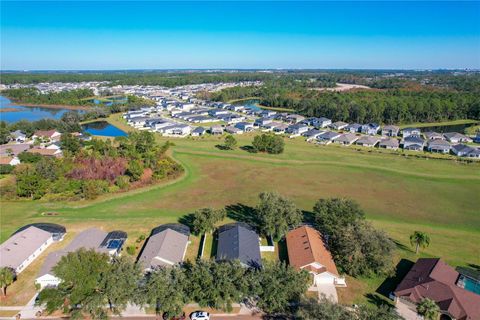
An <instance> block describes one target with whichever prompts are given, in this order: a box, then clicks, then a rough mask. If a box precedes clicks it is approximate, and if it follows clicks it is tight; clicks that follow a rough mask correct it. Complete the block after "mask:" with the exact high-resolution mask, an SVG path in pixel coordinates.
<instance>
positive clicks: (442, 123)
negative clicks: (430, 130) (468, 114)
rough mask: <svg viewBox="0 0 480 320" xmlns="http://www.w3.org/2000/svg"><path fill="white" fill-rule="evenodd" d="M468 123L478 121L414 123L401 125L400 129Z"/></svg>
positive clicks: (476, 121)
mask: <svg viewBox="0 0 480 320" xmlns="http://www.w3.org/2000/svg"><path fill="white" fill-rule="evenodd" d="M470 123H478V120H471V119H461V120H450V121H442V122H416V123H408V124H402V125H401V126H400V128H410V127H415V128H422V127H435V126H453V125H456V124H470Z"/></svg>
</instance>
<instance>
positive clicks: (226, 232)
mask: <svg viewBox="0 0 480 320" xmlns="http://www.w3.org/2000/svg"><path fill="white" fill-rule="evenodd" d="M216 260H217V261H224V260H239V261H240V263H241V264H242V265H244V266H246V267H255V268H258V267H261V265H262V260H261V256H260V238H259V236H258V234H257V233H256V232H255V230H253V228H252V227H251V226H249V225H248V224H246V223H242V222H237V223H230V224H226V225H223V226H221V227H220V228H218V245H217V257H216Z"/></svg>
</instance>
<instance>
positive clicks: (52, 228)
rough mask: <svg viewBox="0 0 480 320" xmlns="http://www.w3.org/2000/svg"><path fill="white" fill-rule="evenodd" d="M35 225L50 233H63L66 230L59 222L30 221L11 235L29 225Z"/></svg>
mask: <svg viewBox="0 0 480 320" xmlns="http://www.w3.org/2000/svg"><path fill="white" fill-rule="evenodd" d="M32 226H33V227H37V228H38V229H41V230H43V231H47V232H50V233H52V234H64V233H66V232H67V229H65V227H64V226H61V225H59V224H55V223H47V222H39V223H30V224H27V225H25V226H23V227H21V228H20V229H18V230H17V231H15V232H14V233H13V234H12V236H13V235H14V234H17V233H19V232H20V231H23V230H25V229H28V228H29V227H32Z"/></svg>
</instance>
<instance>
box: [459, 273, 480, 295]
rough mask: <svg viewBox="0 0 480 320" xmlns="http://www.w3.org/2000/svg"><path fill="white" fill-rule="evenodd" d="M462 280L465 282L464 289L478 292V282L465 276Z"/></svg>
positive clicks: (479, 292)
mask: <svg viewBox="0 0 480 320" xmlns="http://www.w3.org/2000/svg"><path fill="white" fill-rule="evenodd" d="M463 281H464V283H465V290H468V291H471V292H473V293H476V294H480V282H478V281H475V280H473V279H470V278H467V277H465V279H464V280H463Z"/></svg>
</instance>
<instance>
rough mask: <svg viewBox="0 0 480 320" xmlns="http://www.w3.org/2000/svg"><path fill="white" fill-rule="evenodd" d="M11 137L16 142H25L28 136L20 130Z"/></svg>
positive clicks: (11, 134)
mask: <svg viewBox="0 0 480 320" xmlns="http://www.w3.org/2000/svg"><path fill="white" fill-rule="evenodd" d="M10 136H11V137H12V140H13V141H15V142H25V141H26V140H27V135H26V134H25V133H23V132H22V131H20V130H15V131H13V132H12V133H10Z"/></svg>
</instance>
